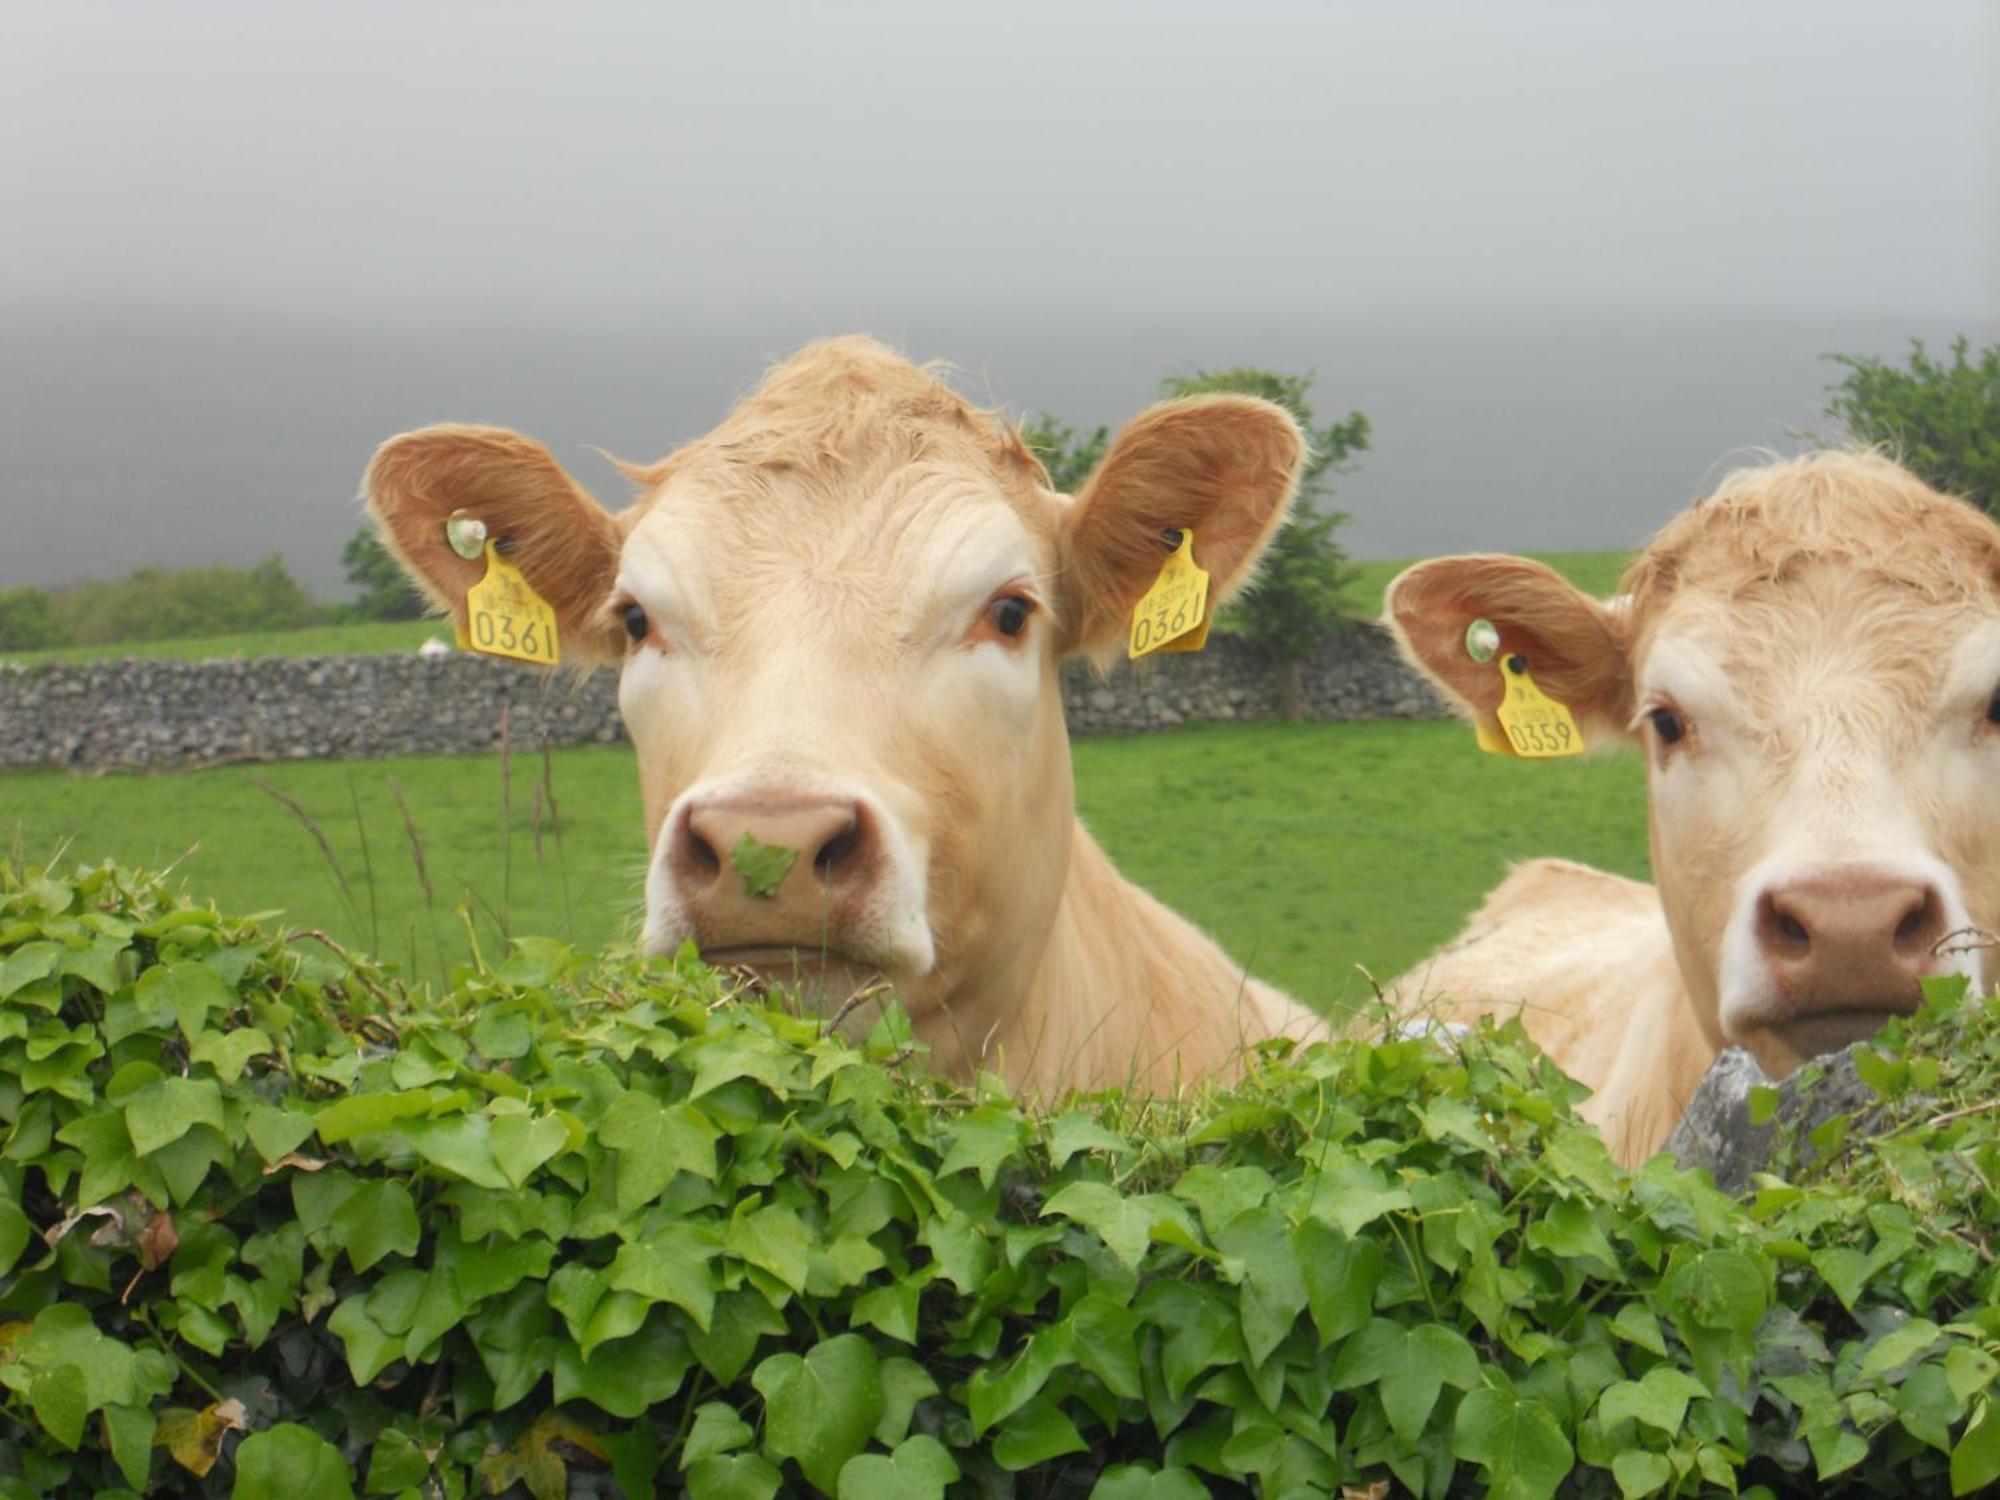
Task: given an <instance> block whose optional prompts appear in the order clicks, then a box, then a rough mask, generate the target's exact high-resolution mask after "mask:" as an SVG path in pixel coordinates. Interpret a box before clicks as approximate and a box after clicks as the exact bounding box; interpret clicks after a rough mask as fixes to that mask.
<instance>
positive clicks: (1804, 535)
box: [1387, 453, 2000, 1075]
mask: <svg viewBox="0 0 2000 1500" xmlns="http://www.w3.org/2000/svg"><path fill="white" fill-rule="evenodd" d="M1387 614H1388V616H1389V619H1390V622H1391V624H1392V625H1393V627H1394V629H1395V630H1396V631H1397V633H1398V635H1399V636H1400V638H1401V640H1402V641H1403V643H1404V646H1405V649H1406V650H1407V652H1408V653H1409V655H1410V656H1411V659H1412V660H1414V661H1415V662H1416V663H1417V664H1418V665H1419V666H1420V667H1421V668H1422V669H1423V670H1424V671H1425V672H1426V673H1427V674H1428V675H1429V676H1430V677H1431V678H1432V679H1433V680H1434V681H1436V682H1437V683H1438V684H1439V685H1440V686H1442V687H1443V688H1444V689H1445V691H1446V692H1448V693H1449V694H1450V695H1451V696H1452V697H1453V698H1454V699H1455V700H1456V701H1457V702H1458V703H1459V704H1460V705H1461V706H1462V707H1463V708H1464V709H1465V710H1466V711H1467V712H1468V713H1470V714H1473V715H1475V716H1490V715H1491V714H1492V711H1493V709H1494V708H1495V707H1496V705H1497V704H1498V702H1499V700H1500V695H1501V683H1500V678H1499V675H1498V670H1497V667H1496V666H1493V665H1484V666H1482V665H1480V664H1479V663H1477V662H1475V661H1473V660H1472V659H1471V657H1470V656H1469V654H1468V652H1467V650H1466V646H1465V632H1466V628H1467V626H1468V625H1469V624H1470V622H1472V621H1473V620H1475V619H1485V620H1488V621H1490V622H1492V623H1493V624H1494V625H1495V626H1497V627H1498V629H1499V632H1500V636H1501V649H1502V651H1503V652H1505V653H1512V652H1517V651H1518V652H1522V653H1525V654H1526V655H1527V657H1528V658H1529V661H1530V663H1531V671H1532V672H1533V675H1534V677H1535V680H1536V681H1537V682H1538V683H1539V684H1540V685H1541V686H1542V687H1543V688H1545V689H1547V690H1548V692H1549V693H1550V695H1551V696H1553V697H1556V698H1559V699H1562V700H1563V701H1565V702H1567V703H1568V704H1569V705H1570V707H1571V708H1572V710H1573V711H1574V712H1575V713H1576V715H1577V717H1578V719H1579V720H1580V721H1581V722H1582V724H1583V727H1584V729H1585V733H1586V737H1589V736H1590V735H1592V734H1593V733H1594V734H1595V735H1596V736H1597V737H1599V738H1601V739H1609V740H1620V739H1622V740H1632V741H1638V742H1640V743H1642V744H1643V745H1644V747H1645V750H1646V757H1647V780H1648V787H1649V791H1650V798H1651V819H1650V822H1651V839H1652V856H1653V872H1654V876H1655V878H1656V880H1657V882H1658V885H1659V891H1660V899H1661V902H1662V904H1663V906H1664V907H1665V911H1666V917H1667V922H1668V925H1669V927H1670V928H1671V929H1672V933H1673V939H1674V946H1675V950H1676V954H1677V957H1678V959H1679V963H1680V969H1681V974H1682V978H1683V980H1684V981H1685V983H1686V986H1687V989H1688V992H1689V995H1690V997H1691V999H1692V1000H1693V1003H1694V1007H1695V1010H1696V1012H1697V1015H1698V1017H1699V1019H1700V1022H1701V1024H1702V1026H1703V1028H1704V1029H1705V1030H1706V1032H1707V1033H1708V1035H1709V1037H1710V1039H1711V1040H1712V1041H1714V1042H1715V1043H1716V1044H1717V1045H1722V1044H1723V1043H1725V1042H1734V1043H1737V1044H1739V1045H1742V1046H1745V1047H1748V1048H1749V1049H1750V1050H1751V1051H1752V1052H1753V1053H1754V1054H1755V1055H1756V1057H1757V1058H1758V1060H1759V1062H1760V1063H1762V1064H1763V1066H1764V1067H1765V1069H1766V1070H1767V1071H1769V1072H1771V1073H1773V1074H1774V1075H1782V1074H1785V1073H1788V1072H1790V1071H1792V1070H1793V1069H1794V1068H1796V1067H1797V1066H1798V1065H1799V1064H1800V1062H1802V1061H1803V1060H1804V1059H1806V1058H1808V1057H1811V1056H1814V1055H1817V1054H1819V1053H1822V1052H1827V1051H1832V1050H1836V1049H1837V1048H1839V1047H1841V1046H1844V1045H1846V1044H1847V1043H1849V1042H1852V1041H1855V1040H1857V1039H1859V1038H1861V1037H1863V1036H1866V1035H1868V1034H1870V1033H1871V1032H1873V1031H1874V1030H1875V1029H1876V1028H1877V1027H1878V1026H1879V1025H1880V1024H1881V1023H1882V1021H1883V1020H1884V1019H1885V1018H1887V1017H1888V1016H1890V1015H1892V1014H1897V1013H1902V1012H1907V1011H1909V1010H1912V1009H1914V1008H1915V1006H1916V1005H1917V1003H1918V1001H1919V998H1920V997H1919V987H1918V980H1919V979H1920V978H1921V977H1922V976H1924V975H1927V974H1938V973H1946V972H1964V973H1968V974H1971V975H1973V976H1974V977H1975V978H1976V979H1979V980H1981V981H1983V982H1986V983H1990V982H1991V980H1992V978H1993V972H1992V970H1993V967H1994V966H1993V964H1992V962H1991V959H1990V957H1989V955H1988V953H1987V952H1986V950H1980V949H1977V948H1974V947H1970V946H1968V943H1967V941H1966V934H1967V931H1968V929H1984V930H1985V931H1989V932H1991V931H1995V930H2000V528H1996V527H1995V525H1994V524H1993V522H1992V521H1990V520H1989V519H1988V518H1987V517H1986V516H1984V515H1983V514H1981V513H1980V512H1978V511H1976V510H1974V509H1972V508H1971V507H1970V506H1967V505H1965V504H1962V503H1961V502H1959V501H1956V500H1951V499H1947V498H1945V497H1944V496H1942V495H1939V494H1937V493H1936V492H1935V491H1933V490H1931V489H1929V488H1928V487H1926V486H1925V485H1924V484H1923V483H1922V482H1921V481H1919V480H1918V479H1917V478H1916V477H1915V476H1913V475H1911V474H1909V473H1907V472H1906V471H1904V470H1903V469H1901V468H1899V467H1898V466H1896V465H1895V464H1893V463H1891V462H1889V461H1888V460H1886V459H1883V458H1880V457H1876V456H1874V455H1869V454H1851V453H1824V454H1816V455H1812V456H1809V457H1805V458H1800V459H1795V460H1791V461H1788V462H1782V463H1776V464H1772V465H1769V466H1767V467H1763V468H1756V469H1747V470H1743V471H1739V472H1737V473H1735V474H1732V475H1731V476H1729V477H1728V478H1727V479H1726V480H1725V481H1724V482H1723V484H1722V485H1721V487H1720V488H1719V489H1718V490H1717V491H1716V493H1715V494H1714V495H1712V496H1710V497H1709V498H1708V499H1706V500H1703V501H1701V502H1699V503H1698V504H1696V505H1695V506H1693V507H1692V508H1690V509H1689V510H1688V511H1686V512H1684V513H1683V514H1682V515H1681V516H1680V517H1678V518H1677V519H1676V520H1674V521H1673V522H1671V523H1670V524H1669V525H1668V526H1667V527H1666V528H1665V529H1664V530H1663V531H1661V533H1660V534H1659V536H1658V537H1657V538H1656V539H1655V540H1654V542H1653V544H1652V545H1651V546H1650V547H1649V548H1648V549H1647V550H1646V551H1645V552H1644V554H1642V555H1641V556H1640V558H1639V559H1638V561H1637V562H1636V563H1635V564H1634V565H1633V567H1632V569H1631V571H1630V572H1629V573H1628V574H1627V576H1626V579H1625V582H1624V585H1623V589H1622V591H1621V594H1620V597H1619V598H1618V599H1617V600H1615V601H1613V602H1612V603H1609V604H1606V603H1600V602H1599V601H1597V600H1594V599H1591V598H1588V597H1586V596H1585V595H1583V594H1581V593H1579V592H1578V591H1577V590H1576V589H1574V588H1573V587H1571V586H1570V585H1569V584H1568V583H1566V582H1565V581H1564V580H1562V579H1561V578H1559V577H1558V576H1557V575H1556V574H1554V573H1553V572H1551V571H1550V570H1549V569H1547V568H1544V567H1542V566H1540V565H1539V564H1537V563H1533V562H1529V561H1526V560H1524V559H1520V558H1508V557H1464V558H1441V559H1438V560H1436V561H1432V562H1427V563H1421V564H1418V565H1417V566H1416V567H1414V568H1411V569H1410V570H1408V571H1407V572H1405V573H1404V574H1403V575H1402V576H1401V577H1400V578H1398V579H1397V580H1396V582H1395V583H1394V584H1392V585H1391V586H1390V590H1389V596H1388V601H1387Z"/></svg>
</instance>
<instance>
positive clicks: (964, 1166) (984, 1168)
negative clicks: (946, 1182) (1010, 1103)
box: [937, 1105, 1027, 1187]
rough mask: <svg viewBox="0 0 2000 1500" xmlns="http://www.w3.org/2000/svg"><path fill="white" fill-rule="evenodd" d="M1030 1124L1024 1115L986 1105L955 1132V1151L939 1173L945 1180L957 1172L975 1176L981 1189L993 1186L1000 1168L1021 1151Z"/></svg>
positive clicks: (953, 1138)
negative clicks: (1023, 1117) (971, 1173)
mask: <svg viewBox="0 0 2000 1500" xmlns="http://www.w3.org/2000/svg"><path fill="white" fill-rule="evenodd" d="M1026 1134H1027V1122H1026V1121H1025V1120H1023V1119H1022V1117H1021V1114H1020V1111H1019V1110H1016V1109H1012V1108H1008V1109H1001V1108H998V1107H996V1106H993V1105H985V1106H982V1107H981V1108H979V1109H975V1110H972V1111H971V1112H970V1113H968V1114H967V1115H966V1116H965V1117H964V1118H963V1119H961V1120H960V1121H959V1122H958V1128H957V1129H956V1130H955V1131H953V1132H952V1138H951V1149H950V1150H949V1151H947V1152H946V1153H945V1158H944V1163H943V1165H942V1166H940V1167H939V1168H938V1170H937V1175H938V1176H939V1177H941V1178H943V1177H949V1176H951V1175H952V1173H954V1172H973V1173H976V1174H977V1175H978V1177H979V1185H980V1186H981V1187H991V1186H993V1178H994V1176H995V1174H996V1173H998V1172H999V1170H1000V1164H1001V1163H1002V1162H1004V1161H1006V1160H1008V1159H1009V1158H1010V1157H1012V1156H1013V1155H1014V1154H1015V1153H1016V1152H1018V1151H1019V1150H1020V1149H1021V1142H1022V1139H1023V1138H1024V1137H1025V1135H1026Z"/></svg>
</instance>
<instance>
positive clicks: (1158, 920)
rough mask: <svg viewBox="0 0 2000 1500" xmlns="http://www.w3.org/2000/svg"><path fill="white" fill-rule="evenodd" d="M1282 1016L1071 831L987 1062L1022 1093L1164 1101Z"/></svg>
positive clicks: (1280, 1006)
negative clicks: (1058, 878) (1048, 921)
mask: <svg viewBox="0 0 2000 1500" xmlns="http://www.w3.org/2000/svg"><path fill="white" fill-rule="evenodd" d="M1289 1009H1290V1007H1289V1006H1287V1004H1286V1002H1285V1001H1284V1000H1283V998H1282V997H1280V996H1278V995H1277V994H1276V992H1275V991H1272V990H1271V989H1269V988H1268V987H1267V986H1265V985H1262V984H1259V983H1257V982H1256V981H1254V980H1252V979H1250V978H1249V977H1248V976H1247V975H1246V974H1245V973H1244V971H1243V969H1242V968H1241V967H1240V966H1239V965H1238V964H1237V963H1235V961H1234V960H1232V959H1231V958H1230V957H1229V956H1228V955H1227V954H1225V953H1224V952H1223V951H1222V949H1221V948H1220V947H1218V946H1217V945H1216V944H1215V943H1214V942H1213V941H1212V940H1211V939H1209V938H1208V937H1207V936H1206V935H1204V934H1203V933H1202V932H1200V931H1199V930H1198V929H1197V928H1196V927H1194V925H1193V924H1192V923H1190V922H1188V921H1187V920H1186V919H1185V918H1183V917H1181V916H1179V915H1177V914H1175V913H1174V912H1171V911H1169V910H1168V909H1167V908H1166V907H1164V906H1162V905H1161V904H1160V903H1159V902H1158V901H1156V900H1154V899H1153V898H1152V897H1151V896H1149V895H1147V894H1146V893H1145V892H1144V891H1142V890H1140V889H1139V888H1138V887H1137V886H1135V885H1133V884H1132V883H1131V882H1130V881H1128V880H1126V879H1125V878H1124V877H1123V876H1122V875H1120V874H1119V873H1118V871H1117V869H1116V867H1115V866H1113V864H1112V863H1111V861H1110V859H1109V858H1108V857H1107V856H1106V855H1105V853H1104V851H1103V850H1102V849H1101V848H1099V847H1098V844H1097V841H1096V840H1095V839H1093V838H1092V837H1091V836H1090V834H1089V832H1088V831H1087V830H1086V829H1085V828H1084V827H1083V826H1082V825H1081V824H1080V823H1079V824H1076V825H1074V826H1073V830H1072V834H1071V840H1070V858H1069V867H1068V869H1067V871H1066V872H1065V875H1064V881H1063V894H1062V899H1061V902H1060V903H1059V904H1058V906H1057V909H1056V915H1055V921H1054V923H1053V925H1052V927H1051V930H1050V933H1049V939H1048V942H1047V944H1046V946H1045V947H1044V950H1043V954H1042V960H1041V964H1040V966H1039V967H1038V968H1037V970H1036V972H1035V976H1034V979H1033V981H1032V982H1031V983H1030V985H1029V988H1028V993H1027V995H1026V997H1025V999H1024V1001H1023V1003H1022V1004H1021V1006H1020V1008H1019V1009H1018V1010H1017V1011H1016V1012H1015V1013H1014V1015H1013V1017H1012V1018H1011V1019H1010V1020H1007V1021H1005V1022H1003V1023H1002V1024H1001V1025H1000V1027H999V1028H997V1030H996V1034H995V1045H994V1046H993V1047H992V1048H990V1049H989V1053H988V1055H989V1056H990V1057H995V1058H996V1060H998V1061H999V1062H1000V1063H1001V1065H1002V1066H1004V1068H1005V1071H1006V1074H1007V1077H1008V1079H1009V1080H1010V1081H1011V1082H1013V1083H1015V1084H1016V1085H1017V1086H1020V1087H1023V1088H1025V1089H1026V1090H1027V1091H1028V1092H1031V1093H1042V1092H1044V1091H1045V1090H1046V1089H1047V1088H1048V1087H1049V1086H1050V1085H1051V1084H1053V1083H1055V1082H1056V1081H1057V1080H1059V1079H1064V1080H1067V1081H1069V1082H1071V1083H1074V1084H1075V1085H1077V1086H1079V1087H1083V1088H1111V1087H1121V1088H1122V1087H1131V1088H1135V1089H1139V1090H1141V1091H1144V1092H1148V1093H1155V1094H1157V1093H1168V1092H1172V1091H1173V1090H1174V1089H1175V1088H1176V1087H1177V1086H1178V1085H1179V1084H1180V1083H1182V1082H1183V1081H1187V1080H1192V1079H1196V1078H1200V1077H1203V1076H1206V1075H1209V1074H1211V1073H1214V1072H1218V1071H1225V1072H1226V1071H1227V1064H1228V1062H1229V1059H1230V1057H1231V1054H1233V1053H1234V1052H1236V1051H1237V1050H1238V1049H1239V1046H1240V1044H1241V1042H1242V1041H1243V1040H1245V1039H1249V1040H1255V1039H1257V1038H1259V1037H1263V1036H1266V1035H1269V1034H1270V1032H1271V1030H1272V1029H1273V1027H1272V1018H1273V1015H1274V1014H1275V1013H1276V1012H1277V1011H1280V1010H1286V1011H1288V1010H1289Z"/></svg>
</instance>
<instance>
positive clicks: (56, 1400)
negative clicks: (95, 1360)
mask: <svg viewBox="0 0 2000 1500" xmlns="http://www.w3.org/2000/svg"><path fill="white" fill-rule="evenodd" d="M28 1406H29V1408H30V1409H31V1410H33V1412H34V1414H35V1420H36V1421H37V1422H39V1423H41V1424H42V1430H43V1431H44V1432H46V1433H48V1435H49V1436H50V1437H52V1438H54V1439H55V1440H56V1441H57V1442H58V1443H60V1444H62V1446H63V1447H64V1448H65V1449H67V1450H68V1451H70V1452H72V1453H74V1452H75V1451H76V1445H77V1444H78V1443H79V1442H81V1441H82V1440H83V1421H84V1418H85V1417H87V1416H89V1415H90V1410H91V1407H90V1392H89V1387H88V1383H87V1382H86V1381H85V1379H84V1375H83V1371H81V1370H79V1369H78V1368H77V1367H76V1366H75V1365H55V1366H53V1367H51V1368H49V1369H45V1370H37V1371H35V1373H34V1374H33V1375H32V1376H31V1377H29V1380H28Z"/></svg>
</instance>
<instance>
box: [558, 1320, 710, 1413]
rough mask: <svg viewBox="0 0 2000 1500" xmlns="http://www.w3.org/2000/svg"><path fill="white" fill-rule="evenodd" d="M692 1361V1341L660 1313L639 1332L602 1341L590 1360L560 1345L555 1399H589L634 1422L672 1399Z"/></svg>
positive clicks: (600, 1406)
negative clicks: (690, 1345)
mask: <svg viewBox="0 0 2000 1500" xmlns="http://www.w3.org/2000/svg"><path fill="white" fill-rule="evenodd" d="M693 1364H694V1355H693V1354H692V1353H691V1352H690V1351H689V1349H688V1343H687V1340H686V1339H685V1338H683V1337H682V1336H681V1333H680V1331H679V1330H678V1329H676V1328H675V1327H674V1326H673V1325H672V1324H671V1323H670V1322H668V1321H667V1320H666V1318H664V1317H661V1316H658V1315H656V1316H654V1317H652V1318H649V1319H648V1320H647V1322H646V1326H645V1327H644V1328H642V1329H641V1330H640V1331H639V1332H637V1333H634V1334H632V1335H630V1336H629V1337H627V1338H619V1339H611V1340H608V1341H607V1342H605V1343H601V1344H599V1345H597V1347H596V1348H595V1349H594V1350H593V1351H592V1352H591V1354H590V1355H589V1357H588V1358H586V1357H584V1356H583V1355H581V1354H579V1353H578V1352H577V1351H576V1349H575V1348H574V1347H573V1346H571V1345H569V1344H563V1345H562V1346H561V1347H559V1348H558V1349H557V1350H556V1365H555V1398H556V1400H557V1401H559V1402H561V1401H571V1400H577V1399H582V1400H585V1401H589V1402H592V1403H594V1404H595V1405H596V1406H597V1407H598V1408H599V1409H600V1410H603V1411H606V1412H609V1413H610V1414H611V1415H612V1416H614V1417H624V1418H627V1419H628V1420H629V1419H631V1418H635V1417H638V1416H640V1415H641V1414H643V1413H644V1412H645V1411H646V1410H647V1409H648V1408H649V1407H653V1406H656V1405H658V1404H660V1403H661V1402H664V1401H666V1400H668V1399H670V1398H671V1397H672V1396H673V1395H674V1394H675V1393H676V1392H677V1391H679V1390H680V1388H681V1383H682V1382H683V1381H684V1380H685V1379H686V1378H687V1372H688V1369H689V1367H690V1366H692V1365H693Z"/></svg>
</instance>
